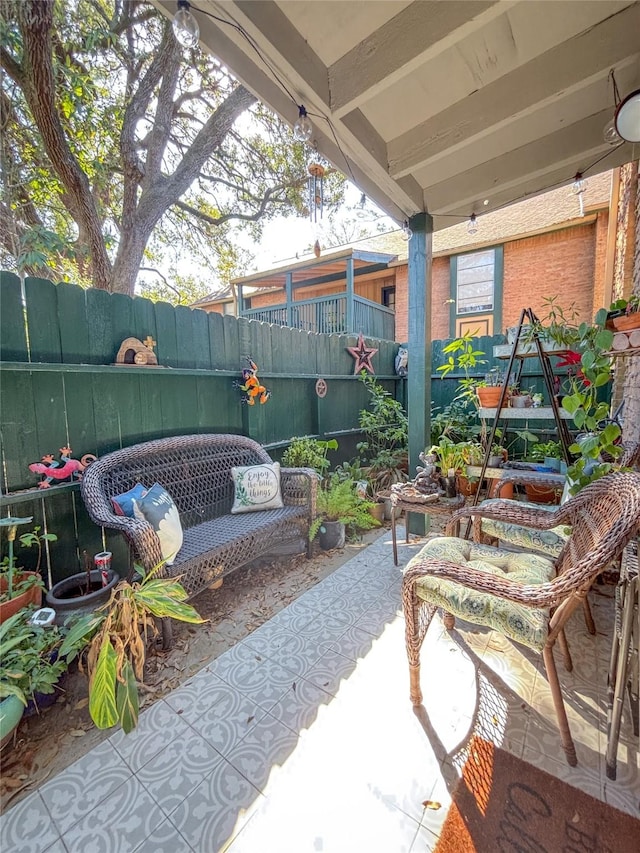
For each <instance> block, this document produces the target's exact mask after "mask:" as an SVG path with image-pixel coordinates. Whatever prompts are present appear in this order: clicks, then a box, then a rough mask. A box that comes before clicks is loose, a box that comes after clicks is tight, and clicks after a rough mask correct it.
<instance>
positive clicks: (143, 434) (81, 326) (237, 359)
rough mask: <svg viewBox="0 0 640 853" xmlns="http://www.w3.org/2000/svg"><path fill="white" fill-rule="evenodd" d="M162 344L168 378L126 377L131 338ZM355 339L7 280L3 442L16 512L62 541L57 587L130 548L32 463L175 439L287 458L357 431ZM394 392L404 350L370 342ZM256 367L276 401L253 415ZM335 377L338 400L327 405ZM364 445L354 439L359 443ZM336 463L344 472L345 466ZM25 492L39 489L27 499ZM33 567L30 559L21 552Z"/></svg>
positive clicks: (1, 321)
mask: <svg viewBox="0 0 640 853" xmlns="http://www.w3.org/2000/svg"><path fill="white" fill-rule="evenodd" d="M148 335H150V336H151V337H152V338H153V340H154V341H156V342H157V343H156V346H155V353H156V355H157V358H158V363H159V365H160V366H158V367H145V366H116V365H115V364H114V362H115V358H116V354H117V352H118V349H119V347H120V345H121V343H122V341H123V340H124V339H125V338H128V337H136V338H139V339H141V340H144V339H145V338H146V337H147V336H148ZM356 343H357V337H356V336H355V335H318V334H314V333H309V332H305V331H301V330H297V329H291V328H286V327H281V326H272V325H269V324H266V323H260V322H255V321H249V320H245V319H236V318H234V317H227V316H221V315H219V314H208V313H206V312H204V311H201V310H193V309H190V308H184V307H175V308H174V307H173V306H171V305H168V304H166V303H162V302H156V303H154V302H150V301H149V300H147V299H142V298H138V297H136V298H130V297H128V296H124V295H121V294H109V293H105V292H104V291H100V290H84V289H82V288H80V287H77V286H75V285H71V284H57V285H56V284H53V283H52V282H50V281H45V280H42V279H35V278H27V279H26V280H25V281H24V286H22V285H21V282H20V280H19V279H18V278H17V277H16V276H15V275H12V274H10V273H2V277H1V280H0V359H1V362H2V363H1V370H2V373H1V377H0V378H1V382H0V405H1V411H2V418H1V424H0V443H1V452H2V471H1V473H0V478H1V486H2V497H1V498H0V500H1V502H2V512H3V514H14V515H32V516H33V517H34V523H37V524H39V525H40V526H41V527H43V528H45V527H46V529H48V530H49V531H50V532H53V533H56V535H57V536H58V542H56V543H55V544H52V545H51V560H50V562H51V575H50V580H54V581H55V580H58V579H59V578H61V577H65V576H68V575H69V574H72V573H73V572H75V571H77V569H78V563H79V559H80V556H81V554H82V551H83V550H85V549H86V550H87V552H88V553H89V554H93V553H95V552H96V551H98V550H101V549H102V548H103V547H105V546H106V547H108V548H109V550H112V551H113V552H114V557H115V555H116V554H118V556H119V558H120V559H125V558H126V554H125V552H124V551H123V545H122V542H121V539H120V537H113V536H111V535H110V534H108V533H107V534H106V539H105V540H104V541H103V539H102V536H103V534H102V531H101V530H99V529H98V528H96V527H95V525H93V524H92V523H91V522H90V521H89V519H88V517H87V515H86V513H85V510H84V506H83V504H82V500H81V498H80V495H79V493H78V486H77V484H76V485H70V486H62V487H56V488H54V489H50V490H46V491H34V487H35V486H36V484H37V483H38V480H39V479H40V478H39V477H38V476H37V475H35V474H32V473H31V472H30V471H29V469H28V465H29V463H31V462H38V461H39V460H40V458H41V457H42V456H43V455H44V454H47V453H53V454H54V456H56V457H57V456H58V451H59V448H61V447H63V446H65V445H69V446H70V447H71V448H72V449H73V451H74V457H75V458H79V457H80V456H81V455H83V454H85V453H93V454H95V455H97V456H101V455H104V454H105V453H108V452H109V451H111V450H115V449H117V448H120V447H126V446H129V445H131V444H135V443H136V442H140V441H145V440H149V439H153V438H159V437H162V436H169V435H179V434H188V433H205V432H232V433H242V434H245V435H249V436H251V437H252V438H254V439H256V440H257V441H259V442H260V443H261V444H264V445H265V446H266V447H267V448H268V449H269V450H270V451H271V452H272V454H273V455H274V457H275V458H278V457H279V454H280V453H281V451H282V449H283V448H284V447H286V444H287V443H288V441H289V440H290V439H291V437H292V436H294V435H317V436H320V437H325V436H331V435H333V434H336V433H340V434H343V435H345V441H344V444H345V446H347V445H348V444H349V442H348V441H347V440H346V436H349V435H351V434H352V433H355V432H357V430H358V414H359V412H360V410H361V409H363V408H365V407H366V406H367V403H368V399H369V398H368V394H367V392H366V389H365V388H364V386H363V384H362V383H361V382H360V381H359V380H358V377H356V376H354V375H353V370H354V360H353V358H352V356H351V355H350V354H349V353H348V352H347V350H346V347H347V346H354V345H355V344H356ZM368 343H369V344H370V345H373V346H376V347H377V348H378V353H377V354H376V355H375V356H374V364H375V367H376V373H377V375H378V379H379V381H380V382H381V384H382V385H383V386H384V387H385V388H386V389H387V390H388V391H390V392H391V393H393V394H394V395H395V394H396V393H397V392H399V387H400V386H402V384H403V381H402V380H400V379H398V377H396V376H395V374H394V370H393V364H394V358H395V354H396V351H397V344H395V343H394V342H393V341H373V342H371V341H370V340H369V341H368ZM245 356H251V358H253V360H254V361H255V362H256V363H257V364H258V366H259V376H260V379H261V380H262V382H263V383H264V384H265V385H266V386H267V387H268V388H269V389H270V390H271V399H270V400H269V402H268V403H267V404H266V405H262V406H261V405H256V406H253V407H249V406H246V405H244V404H243V403H242V402H241V398H242V396H243V395H242V393H241V392H240V391H239V390H237V389H236V388H234V385H233V383H234V381H235V380H238V379H240V371H241V368H242V366H243V360H244V357H245ZM318 378H323V379H325V380H326V383H327V394H326V396H325V397H319V396H318V395H317V393H316V382H317V380H318ZM351 446H353V442H351ZM335 461H336V462H339V461H342V460H341V458H336V460H335ZM25 490H26V491H25ZM21 560H22V562H23V564H24V565H25V566H28V565H30V564H31V563H32V560H33V556H32V555H30V554H29V552H25V553H23V554H21Z"/></svg>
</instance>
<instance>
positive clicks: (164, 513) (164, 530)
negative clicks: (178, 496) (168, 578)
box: [133, 483, 183, 566]
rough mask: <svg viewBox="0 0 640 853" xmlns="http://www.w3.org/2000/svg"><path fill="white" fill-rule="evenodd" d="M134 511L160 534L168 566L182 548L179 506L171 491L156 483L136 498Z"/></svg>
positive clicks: (159, 537)
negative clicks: (140, 496) (142, 495)
mask: <svg viewBox="0 0 640 853" xmlns="http://www.w3.org/2000/svg"><path fill="white" fill-rule="evenodd" d="M133 512H134V515H135V517H136V518H141V519H145V520H146V521H148V522H149V524H150V525H151V526H152V527H153V529H154V530H155V531H156V533H157V534H158V539H159V540H160V550H161V551H162V556H163V558H164V560H165V562H166V564H167V565H168V566H170V565H172V563H173V562H174V560H175V558H176V554H177V553H178V551H179V550H180V548H182V538H183V537H182V524H181V523H180V516H179V515H178V508H177V506H176V505H175V503H174V502H173V498H172V497H171V495H170V494H169V492H168V491H167V490H166V489H164V488H163V487H162V486H161V485H160V484H159V483H155V484H154V485H153V486H151V488H150V489H149V491H148V492H147V493H146V495H145V496H144V497H142V498H140V499H137V500H136V499H134V501H133Z"/></svg>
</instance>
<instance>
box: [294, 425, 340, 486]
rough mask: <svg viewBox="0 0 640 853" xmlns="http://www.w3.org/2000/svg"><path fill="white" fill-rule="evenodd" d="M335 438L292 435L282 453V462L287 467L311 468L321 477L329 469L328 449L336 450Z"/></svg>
mask: <svg viewBox="0 0 640 853" xmlns="http://www.w3.org/2000/svg"><path fill="white" fill-rule="evenodd" d="M337 449H338V442H337V441H336V440H335V438H331V439H329V440H327V441H324V440H322V439H319V438H311V437H310V436H308V435H307V436H302V437H301V438H299V437H294V438H292V439H291V443H290V444H289V447H287V449H286V450H285V452H284V453H283V454H282V464H283V466H285V467H287V468H313V469H314V470H315V471H317V473H318V475H319V476H320V477H321V478H323V477H325V476H326V473H327V471H328V469H329V466H330V464H331V463H330V462H329V460H328V459H327V452H328V451H329V450H337Z"/></svg>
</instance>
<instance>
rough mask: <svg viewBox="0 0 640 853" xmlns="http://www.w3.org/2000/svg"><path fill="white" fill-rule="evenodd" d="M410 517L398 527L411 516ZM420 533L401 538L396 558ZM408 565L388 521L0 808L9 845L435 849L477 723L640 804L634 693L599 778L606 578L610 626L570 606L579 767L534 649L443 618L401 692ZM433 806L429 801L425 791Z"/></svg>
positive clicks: (120, 849) (507, 743)
mask: <svg viewBox="0 0 640 853" xmlns="http://www.w3.org/2000/svg"><path fill="white" fill-rule="evenodd" d="M399 533H401V531H399ZM421 544H422V542H419V541H417V540H416V541H414V542H412V543H411V544H410V545H404V544H402V545H401V546H400V561H401V565H404V564H405V563H406V562H407V561H408V560H409V559H410V557H411V556H412V555H413V554H414V553H415V552H416V551H417V550H418V549H419V547H420V546H421ZM400 580H401V569H400V568H397V567H395V566H394V565H393V556H392V552H391V537H390V533H389V532H388V531H385V532H384V533H382V534H381V535H380V536H379V537H378V539H376V540H375V542H374V543H373V544H372V545H370V546H369V547H368V548H367V549H366V550H365V551H364V552H360V553H359V554H358V556H356V557H354V558H353V559H351V560H349V561H348V562H347V563H345V564H344V565H343V566H341V567H340V569H338V570H337V571H336V572H334V573H333V574H332V575H330V576H329V577H327V578H325V579H324V580H323V581H321V582H320V583H319V584H318V585H317V586H315V587H314V588H313V589H311V590H309V591H308V592H307V593H305V594H304V595H302V596H301V597H300V598H299V599H298V600H297V601H296V602H294V603H293V604H292V605H290V606H289V607H287V608H285V609H284V610H282V611H280V613H278V614H277V615H276V616H275V617H274V618H273V619H272V620H270V622H268V623H266V624H265V625H263V626H262V627H261V628H259V629H258V630H256V631H255V632H254V633H253V634H251V635H249V636H248V637H246V638H245V639H244V640H243V641H242V642H240V643H238V644H236V645H235V646H234V647H233V648H231V649H230V650H229V651H227V652H226V653H225V654H223V655H222V656H221V657H219V658H218V659H217V660H215V661H212V662H211V663H210V664H209V665H208V666H206V667H204V668H203V669H202V670H200V672H198V673H197V674H196V675H195V676H194V677H192V678H191V679H190V680H189V681H188V682H186V683H185V684H184V685H182V686H181V687H180V688H178V689H177V690H175V691H173V693H171V694H170V695H168V696H167V697H166V698H165V699H164V700H160V701H159V702H157V703H155V704H154V705H153V706H152V707H151V708H149V709H148V710H147V711H145V712H144V713H143V714H142V715H141V717H140V723H139V726H138V728H137V729H136V730H135V731H134V732H132V733H131V734H130V735H127V736H125V735H123V734H122V732H120V731H118V732H116V733H114V734H113V735H112V736H111V737H110V738H109V739H108V740H107V741H105V742H103V743H102V744H100V745H99V746H98V747H96V748H95V749H94V750H92V751H91V752H90V753H88V755H86V756H84V757H83V758H82V759H80V760H79V761H78V762H76V763H75V764H74V765H72V766H71V767H69V768H67V769H66V770H65V771H63V772H62V773H60V774H59V775H58V776H57V777H55V778H54V779H51V780H49V781H47V782H46V783H45V784H44V785H43V786H42V787H41V788H40V789H39V790H37V791H34V792H33V793H32V794H31V795H30V796H29V797H28V798H26V799H24V800H22V801H20V802H19V803H18V804H17V805H16V806H15V807H14V808H12V809H10V810H9V811H8V812H7V813H6V814H5V815H3V816H2V818H0V827H1V828H0V849H2V850H6V851H7V853H8V851H16V853H73V852H74V851H82V853H152V851H153V853H163V851H166V853H216V852H217V851H230V853H307V851H308V853H316V851H320V853H352V851H354V850H366V851H367V853H378V851H379V853H402V851H407V853H427V851H431V850H433V849H434V847H435V844H436V842H437V838H438V833H439V831H440V828H441V826H442V823H443V821H444V819H445V817H446V813H447V810H448V807H449V805H450V802H451V796H450V791H451V789H452V787H453V785H454V783H455V781H456V779H457V778H458V776H459V774H460V769H461V762H462V760H463V752H462V747H463V746H464V743H465V742H466V741H467V740H468V738H469V735H470V732H471V731H475V732H476V733H479V734H481V735H482V736H484V737H486V738H489V739H491V740H493V741H494V742H495V743H496V744H498V745H499V746H502V747H503V748H505V749H508V750H510V751H511V752H513V753H514V754H516V755H518V756H519V757H522V758H524V760H525V761H530V762H531V763H535V764H536V765H537V766H539V767H543V768H544V769H545V770H547V771H548V772H550V773H552V774H554V775H556V776H558V777H559V778H562V779H564V780H565V781H567V782H568V783H569V784H572V785H575V786H576V787H578V788H581V789H582V790H584V791H587V792H588V793H589V794H591V795H593V796H595V797H598V798H600V799H603V800H605V801H607V802H610V803H612V804H613V805H615V806H617V807H618V808H621V809H623V810H625V811H628V812H629V813H631V814H633V815H635V816H636V817H638V816H640V815H639V812H638V802H639V800H640V773H639V771H638V738H637V737H635V738H634V736H633V732H632V729H631V722H630V719H629V716H628V706H625V714H624V717H623V728H622V733H621V743H620V749H619V755H618V778H617V780H616V781H615V782H612V781H610V780H608V779H607V778H606V775H605V770H604V752H605V750H606V672H607V665H608V657H609V648H610V642H611V639H610V638H611V634H612V626H613V588H612V587H606V586H601V587H596V588H595V590H594V592H593V593H592V594H591V604H592V609H593V612H594V618H595V621H596V625H597V628H598V634H597V636H596V637H591V636H589V634H588V633H587V631H586V628H585V625H584V620H583V618H582V615H581V614H576V615H575V616H574V618H573V620H572V622H571V625H570V629H569V631H568V638H569V642H570V644H571V650H572V654H573V657H574V672H573V673H565V672H564V670H563V669H562V666H561V665H560V669H559V671H560V677H561V680H562V682H563V686H564V688H565V691H566V701H567V709H568V715H569V720H570V724H571V727H572V732H573V736H574V739H575V742H576V747H577V751H578V759H579V762H580V763H579V766H578V767H577V768H570V767H569V766H568V765H567V764H566V763H565V762H564V761H563V760H560V758H559V756H560V755H561V754H562V751H561V747H560V739H559V735H558V731H557V728H556V724H555V715H554V712H553V707H552V704H551V698H550V692H549V688H548V685H547V682H546V678H545V675H544V671H543V669H542V665H541V661H540V660H539V658H538V657H537V656H536V655H533V654H530V653H529V652H528V651H527V650H523V649H521V648H519V647H518V648H517V647H515V646H514V645H512V644H511V643H510V642H508V641H506V640H505V639H504V638H502V637H500V636H498V635H496V634H494V633H492V632H490V631H488V630H484V629H481V628H476V627H473V626H470V625H465V624H464V623H459V624H458V630H457V631H456V632H455V633H454V634H452V635H449V634H448V633H447V632H446V631H444V629H443V627H442V624H441V622H440V621H439V619H438V618H437V617H436V619H435V620H434V622H433V624H432V625H431V628H430V630H429V632H428V634H427V638H426V640H425V644H424V647H423V652H422V679H421V680H422V686H423V691H424V693H425V699H424V706H423V708H422V709H419V710H418V711H414V710H413V708H412V706H411V703H410V702H409V698H408V693H409V687H408V668H407V663H406V656H405V650H404V621H403V618H402V608H401V604H400ZM426 801H431V802H432V803H439V804H440V807H439V808H435V809H434V808H426V807H425V806H424V803H425V802H426Z"/></svg>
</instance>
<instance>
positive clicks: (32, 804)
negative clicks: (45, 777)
mask: <svg viewBox="0 0 640 853" xmlns="http://www.w3.org/2000/svg"><path fill="white" fill-rule="evenodd" d="M59 838H60V833H59V832H58V830H57V829H56V826H55V824H54V822H53V821H52V820H51V815H50V814H49V812H48V811H47V807H46V806H45V804H44V801H43V799H42V797H41V796H40V793H39V792H37V791H35V792H34V793H33V794H30V795H29V796H28V797H26V798H25V799H24V800H21V801H20V802H19V803H17V805H15V806H14V807H13V808H12V809H10V811H8V812H6V813H5V814H3V815H2V816H0V850H2V851H3V853H8V851H13V850H15V851H20V853H44V851H45V850H47V849H48V848H49V847H51V846H52V845H54V844H55V843H56V842H57V841H58V840H59Z"/></svg>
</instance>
